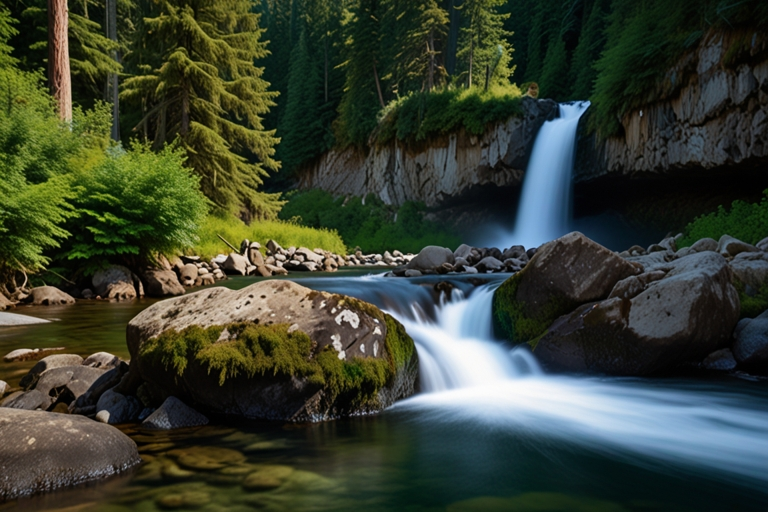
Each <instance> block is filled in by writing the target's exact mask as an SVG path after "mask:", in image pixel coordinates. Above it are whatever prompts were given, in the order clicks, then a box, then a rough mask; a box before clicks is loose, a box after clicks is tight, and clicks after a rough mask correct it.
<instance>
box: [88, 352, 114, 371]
mask: <svg viewBox="0 0 768 512" xmlns="http://www.w3.org/2000/svg"><path fill="white" fill-rule="evenodd" d="M82 364H83V366H90V367H92V368H100V369H102V370H110V369H112V368H117V367H118V366H120V358H119V357H117V356H116V355H114V354H110V353H109V352H96V353H95V354H91V355H89V356H88V357H86V358H85V360H84V361H83V363H82Z"/></svg>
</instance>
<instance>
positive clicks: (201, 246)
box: [190, 215, 346, 258]
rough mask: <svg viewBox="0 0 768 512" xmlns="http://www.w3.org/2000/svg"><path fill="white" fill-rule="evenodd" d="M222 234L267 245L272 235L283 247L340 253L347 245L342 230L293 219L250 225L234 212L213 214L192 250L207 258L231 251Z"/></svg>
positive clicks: (232, 239) (234, 241) (229, 238)
mask: <svg viewBox="0 0 768 512" xmlns="http://www.w3.org/2000/svg"><path fill="white" fill-rule="evenodd" d="M218 235H221V236H222V237H224V239H226V240H227V241H228V242H230V243H232V244H234V245H235V246H239V245H240V242H241V241H243V240H244V239H246V238H247V239H248V240H251V241H253V242H260V243H261V244H262V245H265V244H266V242H267V241H268V240H270V239H272V240H275V241H276V242H277V243H279V244H280V245H281V246H283V247H286V248H287V247H290V246H294V247H308V248H309V249H316V248H320V249H324V250H326V251H332V252H334V253H336V254H342V255H343V254H346V248H345V246H344V242H343V241H342V239H341V237H339V235H338V233H336V232H335V231H333V230H328V229H314V228H311V227H306V226H301V225H298V224H295V223H292V222H287V221H282V220H276V221H257V222H253V223H252V224H251V225H250V226H249V225H246V224H245V223H244V222H243V221H241V220H240V219H238V218H236V217H234V216H230V215H210V216H208V217H207V218H206V219H205V220H204V221H203V224H202V228H201V229H200V241H199V242H198V243H197V244H195V245H194V246H193V247H192V248H191V249H190V252H192V253H193V254H197V255H199V256H202V257H204V258H211V257H213V256H216V255H217V254H227V253H229V252H231V249H230V248H229V247H227V244H225V243H224V242H222V241H221V239H220V238H219V237H218Z"/></svg>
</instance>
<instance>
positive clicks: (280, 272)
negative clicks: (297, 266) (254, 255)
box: [264, 265, 288, 276]
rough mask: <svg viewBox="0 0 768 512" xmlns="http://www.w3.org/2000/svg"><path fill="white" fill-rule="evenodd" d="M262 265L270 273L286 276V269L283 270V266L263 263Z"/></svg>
mask: <svg viewBox="0 0 768 512" xmlns="http://www.w3.org/2000/svg"><path fill="white" fill-rule="evenodd" d="M264 267H265V268H266V269H267V270H268V271H270V272H271V273H272V275H275V276H287V275H288V271H287V270H285V269H284V268H283V267H278V266H275V265H264Z"/></svg>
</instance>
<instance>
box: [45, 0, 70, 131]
mask: <svg viewBox="0 0 768 512" xmlns="http://www.w3.org/2000/svg"><path fill="white" fill-rule="evenodd" d="M68 27H69V16H68V14H67V0H48V85H49V87H50V88H51V95H52V96H53V99H54V100H55V101H56V105H57V107H58V112H59V117H60V118H61V119H62V120H63V121H71V120H72V77H71V76H70V73H69V37H68V34H67V32H68Z"/></svg>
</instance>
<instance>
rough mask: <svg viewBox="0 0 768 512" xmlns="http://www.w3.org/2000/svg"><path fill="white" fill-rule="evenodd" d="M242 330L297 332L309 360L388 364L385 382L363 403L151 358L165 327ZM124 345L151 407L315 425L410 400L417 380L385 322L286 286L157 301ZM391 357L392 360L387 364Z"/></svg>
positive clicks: (295, 384)
mask: <svg viewBox="0 0 768 512" xmlns="http://www.w3.org/2000/svg"><path fill="white" fill-rule="evenodd" d="M243 322H246V323H253V324H255V325H260V326H261V325H270V324H276V325H278V326H279V330H277V331H276V334H275V335H276V336H281V337H283V338H286V337H287V336H288V335H289V334H290V333H293V332H296V331H300V332H301V333H304V334H305V335H306V336H307V337H308V338H309V339H310V340H311V341H312V347H313V348H312V351H311V354H310V355H309V358H310V359H309V360H310V361H312V359H313V358H314V357H315V355H316V354H320V353H330V354H332V355H333V356H334V357H335V358H337V359H339V360H341V361H349V360H357V359H362V360H364V361H370V362H375V361H379V360H384V361H387V366H386V369H385V371H386V373H387V377H386V379H385V381H384V382H382V383H381V384H379V385H376V386H375V387H374V388H373V389H372V390H370V391H369V393H371V395H370V396H369V397H368V398H367V399H366V400H365V401H364V402H352V401H350V400H351V398H349V397H350V395H345V396H344V395H338V394H336V393H334V391H333V389H328V388H327V385H326V384H322V383H318V382H317V381H312V380H309V379H308V378H306V377H303V376H301V375H285V374H284V373H282V372H279V371H277V370H275V371H274V372H272V371H267V372H265V373H264V374H255V375H247V374H242V373H241V374H239V375H231V374H230V375H229V376H222V375H221V371H220V370H211V369H210V368H209V366H208V363H206V362H205V360H203V359H200V358H197V357H194V356H190V357H189V359H188V360H187V364H186V367H185V368H184V370H183V371H181V372H179V371H177V370H176V369H174V368H168V369H166V366H165V365H164V364H163V362H162V358H158V357H156V356H157V355H158V351H160V352H162V351H163V347H162V346H159V345H153V343H154V341H153V340H154V339H156V337H157V336H158V335H160V334H161V333H163V332H166V331H168V330H170V329H173V330H175V331H177V332H182V331H184V329H186V328H188V327H190V326H193V325H194V326H198V327H200V328H203V329H205V328H209V327H221V326H223V327H227V326H230V325H232V324H238V323H243ZM277 333H280V334H277ZM236 336H238V332H237V331H233V332H232V333H230V332H229V331H222V332H221V333H220V336H219V338H220V340H221V341H220V342H221V343H225V342H227V340H232V339H235V337H236ZM127 343H128V349H129V351H130V353H131V366H130V372H131V374H133V375H135V376H137V378H140V379H142V380H143V381H144V383H145V385H146V386H147V387H148V390H149V391H150V395H151V396H153V397H155V400H156V401H160V400H163V399H165V398H167V397H168V396H176V397H177V398H179V399H180V400H183V401H185V402H186V403H193V404H195V408H196V409H197V410H199V411H200V412H201V413H203V414H231V415H237V416H244V417H248V418H263V419H280V420H288V421H319V420H324V419H330V418H334V417H339V416H346V415H350V414H363V413H373V412H378V411H380V410H382V409H383V408H385V407H387V406H389V405H390V404H392V403H393V402H394V401H395V400H397V399H399V398H403V397H406V396H410V395H411V394H413V392H414V391H415V384H416V376H417V373H418V372H417V357H418V356H417V355H416V352H415V350H414V346H413V341H412V340H411V339H410V338H409V337H408V336H407V334H406V333H405V332H404V330H403V329H402V327H401V326H400V325H399V324H398V323H397V322H396V321H395V320H394V319H393V318H391V317H389V316H387V315H386V314H385V313H382V312H381V311H379V310H378V309H377V308H376V307H375V306H372V305H370V304H367V303H364V302H362V301H359V300H356V299H353V298H351V297H346V296H342V295H336V294H331V293H327V292H321V291H313V290H310V289H308V288H304V287H303V286H299V285H298V284H295V283H293V282H290V281H286V280H267V281H261V282H258V283H256V284H253V285H251V286H248V287H245V288H243V289H241V290H228V289H225V288H209V289H206V290H202V291H200V292H197V293H194V294H189V295H187V296H185V297H183V298H176V299H168V300H165V301H162V302H158V303H156V304H154V305H152V306H150V307H149V308H147V309H145V310H144V311H142V312H141V313H139V315H138V316H136V317H135V318H134V319H133V320H131V322H130V323H129V324H128V330H127ZM286 343H287V341H286ZM387 347H390V348H387ZM390 353H391V354H392V355H393V356H394V355H395V354H398V356H397V357H396V358H395V360H394V365H393V364H392V362H391V360H390V359H389V354H390ZM153 354H154V355H153ZM356 392H357V391H356V390H355V391H354V392H352V395H351V396H354V395H355V393H356ZM102 399H104V397H102Z"/></svg>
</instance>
